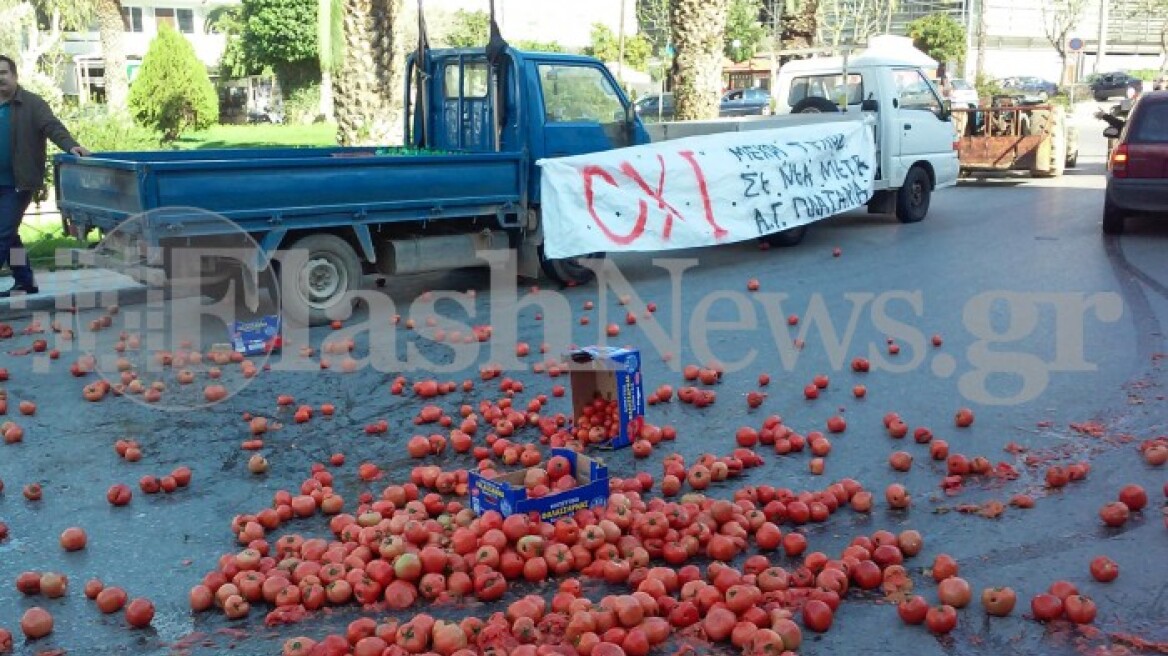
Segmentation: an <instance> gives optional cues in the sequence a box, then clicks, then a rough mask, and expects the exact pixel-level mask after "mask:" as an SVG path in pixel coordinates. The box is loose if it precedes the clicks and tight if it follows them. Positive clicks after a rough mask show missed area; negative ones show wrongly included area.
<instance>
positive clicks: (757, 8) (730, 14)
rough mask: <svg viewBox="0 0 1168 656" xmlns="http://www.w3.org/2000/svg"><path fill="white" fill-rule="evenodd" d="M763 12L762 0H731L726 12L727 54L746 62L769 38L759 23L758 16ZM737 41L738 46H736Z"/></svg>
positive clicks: (725, 48) (738, 60)
mask: <svg viewBox="0 0 1168 656" xmlns="http://www.w3.org/2000/svg"><path fill="white" fill-rule="evenodd" d="M761 13H762V0H730V7H729V10H728V11H727V13H726V37H725V46H724V50H725V52H726V56H727V57H729V58H730V59H732V60H734V61H735V62H744V61H746V60H748V59H750V58H751V57H754V53H756V52H758V48H759V46H760V45H761V44H762V42H763V41H764V40H765V39H766V38H767V32H766V29H765V28H763V26H762V25H761V24H760V23H759V21H758V17H759V15H760V14H761ZM735 42H737V43H738V46H737V47H735V46H734V44H735Z"/></svg>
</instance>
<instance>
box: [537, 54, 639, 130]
mask: <svg viewBox="0 0 1168 656" xmlns="http://www.w3.org/2000/svg"><path fill="white" fill-rule="evenodd" d="M539 81H540V86H541V88H542V90H543V104H544V112H545V114H546V116H547V122H548V123H613V122H616V121H620V120H623V117H624V106H623V105H622V104H621V100H620V96H618V95H617V92H616V88H614V87H613V85H612V83H611V82H609V80H608V78H607V77H606V76H605V75H604V74H603V73H602V72H601V70H600V69H598V68H596V67H593V66H574V65H564V64H541V65H540V67H539Z"/></svg>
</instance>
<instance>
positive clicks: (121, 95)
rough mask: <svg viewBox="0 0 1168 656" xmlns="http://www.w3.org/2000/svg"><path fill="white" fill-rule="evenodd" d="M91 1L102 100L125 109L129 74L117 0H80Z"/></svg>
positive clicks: (128, 92)
mask: <svg viewBox="0 0 1168 656" xmlns="http://www.w3.org/2000/svg"><path fill="white" fill-rule="evenodd" d="M80 1H81V2H90V3H92V7H93V12H94V13H95V14H96V15H97V29H98V33H99V37H100V39H101V55H102V60H103V62H102V64H103V73H102V78H103V79H104V80H105V104H106V107H108V108H109V109H110V110H111V111H117V112H120V111H123V110H125V109H126V101H127V100H128V99H129V97H130V76H129V74H128V73H127V72H126V49H125V46H124V45H123V43H122V34H123V33H124V32H125V29H126V28H125V23H124V22H123V20H122V3H121V1H120V0H80Z"/></svg>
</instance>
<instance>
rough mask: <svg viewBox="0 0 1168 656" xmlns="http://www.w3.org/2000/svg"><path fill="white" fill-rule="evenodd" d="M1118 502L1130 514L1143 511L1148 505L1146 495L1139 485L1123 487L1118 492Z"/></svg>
mask: <svg viewBox="0 0 1168 656" xmlns="http://www.w3.org/2000/svg"><path fill="white" fill-rule="evenodd" d="M1119 501H1120V503H1122V504H1123V505H1125V506H1127V509H1128V510H1130V511H1132V512H1139V511H1141V510H1143V508H1144V506H1146V505H1148V493H1147V492H1144V488H1142V487H1140V486H1139V485H1125V486H1123V488H1122V489H1120V491H1119Z"/></svg>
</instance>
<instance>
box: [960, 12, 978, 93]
mask: <svg viewBox="0 0 1168 656" xmlns="http://www.w3.org/2000/svg"><path fill="white" fill-rule="evenodd" d="M961 9H962V12H963V13H964V14H965V15H964V16H963V17H962V18H964V19H965V20H964V21H962V22H964V23H965V56H964V57H962V58H961V61H962V63H963V64H964V69H965V70H963V71H961V75H962V77H964V78H965V79H967V80H976V79H977V76H976V75H975V74H974V72H973V66H974V63H973V58H972V57H970V56H969V55H970V51H971V50H973V0H964V2H962V3H961Z"/></svg>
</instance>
